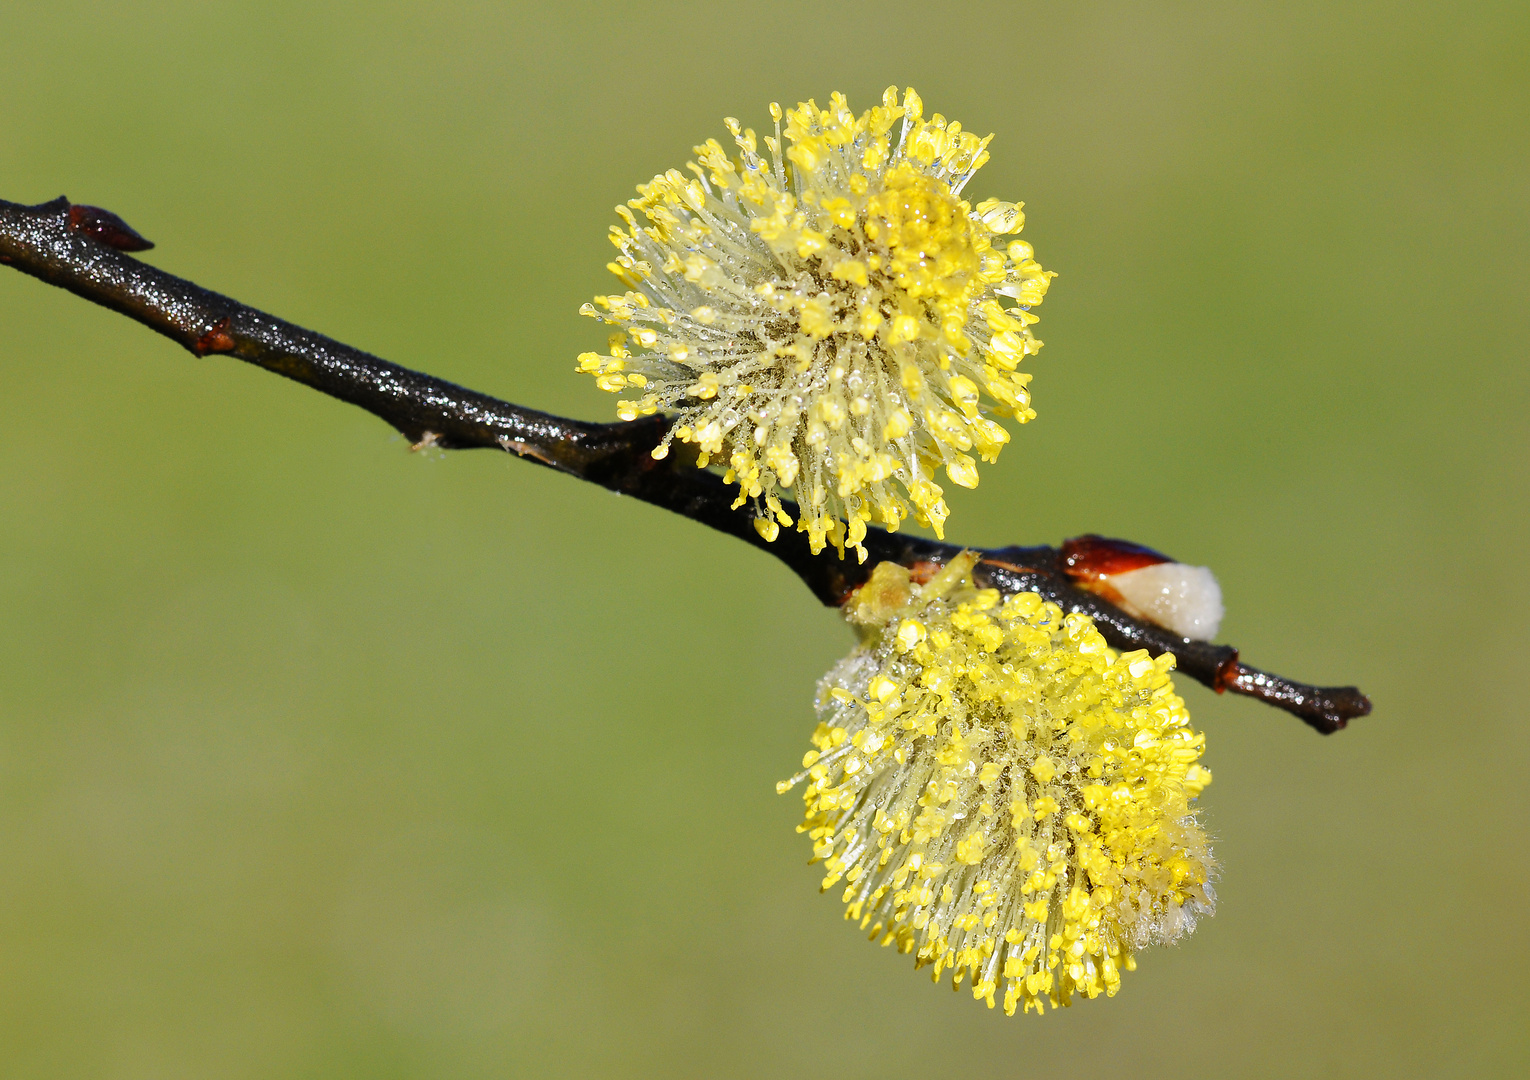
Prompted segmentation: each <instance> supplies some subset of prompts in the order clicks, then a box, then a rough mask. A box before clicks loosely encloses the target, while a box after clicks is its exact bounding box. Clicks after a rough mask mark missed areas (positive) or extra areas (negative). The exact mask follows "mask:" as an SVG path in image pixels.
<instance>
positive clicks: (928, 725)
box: [778, 554, 1215, 1014]
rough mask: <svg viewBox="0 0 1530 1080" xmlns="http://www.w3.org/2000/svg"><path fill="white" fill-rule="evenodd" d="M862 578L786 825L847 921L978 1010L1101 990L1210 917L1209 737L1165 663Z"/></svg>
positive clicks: (949, 572) (966, 579)
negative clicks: (1194, 804) (1205, 813)
mask: <svg viewBox="0 0 1530 1080" xmlns="http://www.w3.org/2000/svg"><path fill="white" fill-rule="evenodd" d="M974 563H975V558H974V556H972V555H971V554H963V555H961V556H959V557H957V558H955V559H953V560H952V561H951V562H950V563H949V564H948V565H947V566H946V567H945V568H944V569H942V570H941V571H940V572H939V573H938V574H937V575H936V576H935V577H934V578H933V579H932V580H931V581H930V582H929V583H928V584H926V585H924V586H923V587H919V586H917V585H915V584H913V583H912V581H911V580H910V577H909V572H908V571H907V570H905V569H904V568H902V567H900V566H896V565H894V564H892V563H882V564H880V565H879V566H877V567H876V569H875V571H874V573H873V575H872V577H871V580H870V582H869V583H868V584H867V585H866V586H864V587H863V588H862V589H861V590H860V592H859V593H858V594H857V596H856V597H855V598H853V599H852V601H851V603H850V604H849V605H847V614H848V615H849V617H850V619H851V621H852V622H855V623H856V624H857V625H858V626H859V628H860V630H861V633H862V637H863V641H862V644H861V646H860V647H859V648H857V649H856V651H855V652H854V653H852V654H851V655H850V656H849V657H848V658H847V659H846V660H844V661H843V662H841V663H840V664H839V665H838V666H837V667H836V668H835V669H834V670H833V671H831V672H830V673H829V674H828V675H827V676H826V677H825V679H824V680H823V683H822V685H821V687H820V700H819V715H820V721H821V722H820V723H819V724H818V728H817V730H816V731H815V732H814V734H813V747H814V749H813V750H811V751H809V753H808V754H807V756H806V757H805V758H804V759H803V771H802V772H801V773H799V774H798V775H797V776H796V777H794V778H793V779H792V780H790V781H786V782H783V783H782V784H780V785H778V790H781V791H785V790H788V789H789V788H790V787H792V786H794V785H796V784H797V783H800V782H802V781H804V780H805V781H806V782H807V785H806V789H805V791H804V793H803V799H804V801H805V803H806V820H805V821H804V823H803V824H802V825H801V826H800V830H801V831H803V832H806V833H807V834H808V836H809V837H810V838H811V839H812V841H813V845H814V846H813V854H814V857H815V859H816V860H822V862H823V864H824V868H825V870H826V874H825V876H824V880H823V887H824V888H825V889H829V888H832V887H834V886H836V885H842V887H843V896H842V899H843V901H844V903H845V904H846V905H847V910H846V916H847V918H850V919H854V920H856V921H858V922H859V923H860V925H861V928H862V929H863V930H869V932H870V934H871V936H872V938H873V939H874V940H879V941H881V942H882V943H883V944H884V945H896V946H897V947H898V949H899V950H900V951H902V952H912V953H913V954H914V955H915V958H916V961H917V963H918V964H919V965H920V966H924V965H927V964H928V965H933V968H934V972H933V974H934V977H935V978H936V979H939V978H940V977H941V975H942V973H949V975H950V977H951V980H952V987H953V989H955V988H957V987H959V986H960V985H961V983H962V981H963V979H964V978H970V979H971V982H972V990H973V994H974V995H975V996H976V997H978V998H980V999H983V1000H985V1001H986V1002H987V1003H988V1005H989V1006H990V1007H992V1006H993V1005H994V997H995V994H996V993H997V992H998V989H999V986H1000V984H1001V983H1002V984H1003V987H1004V1009H1005V1011H1006V1012H1008V1013H1011V1014H1013V1013H1014V1011H1015V1010H1016V1008H1017V1006H1020V1005H1022V1004H1023V1006H1024V1007H1025V1009H1026V1010H1029V1009H1030V1008H1031V1007H1032V1006H1034V1007H1035V1008H1036V1010H1037V1011H1038V1012H1040V1011H1042V1008H1043V1002H1044V1001H1050V1002H1051V1003H1052V1004H1053V1005H1067V1004H1069V1003H1070V1001H1071V999H1072V997H1073V995H1075V994H1081V995H1083V996H1085V997H1095V996H1097V995H1098V994H1100V993H1104V994H1107V995H1113V994H1114V993H1115V992H1116V990H1117V989H1118V988H1119V986H1120V981H1121V971H1122V969H1125V970H1131V969H1133V968H1134V967H1135V966H1136V965H1135V962H1134V960H1133V958H1132V954H1133V952H1134V951H1135V950H1137V949H1139V948H1141V947H1142V946H1145V945H1148V944H1153V943H1166V942H1169V941H1172V940H1174V939H1175V938H1177V937H1179V936H1180V935H1181V934H1184V933H1187V932H1189V931H1190V930H1191V929H1193V928H1194V926H1195V921H1196V918H1197V917H1199V916H1201V915H1207V914H1210V913H1211V911H1212V908H1213V906H1214V903H1215V895H1214V893H1213V891H1212V888H1211V878H1212V871H1213V869H1214V867H1215V863H1214V862H1213V860H1212V858H1211V854H1210V851H1209V849H1208V846H1207V840H1206V835H1205V833H1204V832H1203V831H1202V829H1201V827H1200V825H1199V823H1198V822H1197V820H1196V817H1195V814H1194V811H1193V810H1192V809H1191V805H1190V803H1191V800H1193V799H1194V798H1195V797H1196V796H1197V795H1199V794H1200V792H1201V789H1202V788H1204V787H1205V786H1206V785H1207V784H1208V783H1210V781H1211V774H1210V773H1209V772H1207V771H1206V770H1205V769H1204V768H1202V767H1201V766H1200V765H1198V764H1197V760H1198V759H1199V758H1200V756H1201V751H1202V747H1203V746H1204V743H1205V736H1203V735H1200V734H1197V733H1196V731H1195V730H1194V729H1193V728H1192V727H1191V726H1190V717H1189V714H1188V713H1187V712H1186V711H1185V705H1184V702H1183V701H1182V700H1181V699H1180V698H1179V697H1178V696H1177V695H1176V694H1175V692H1174V685H1173V683H1172V682H1171V681H1170V678H1169V671H1170V670H1171V669H1172V668H1173V666H1174V658H1173V657H1172V656H1170V655H1164V656H1160V657H1158V658H1157V659H1154V658H1152V657H1150V656H1149V655H1148V654H1147V653H1146V652H1135V653H1124V654H1119V655H1118V654H1117V653H1116V652H1114V651H1113V650H1112V649H1110V648H1109V647H1108V646H1107V645H1106V644H1105V641H1104V639H1103V638H1102V637H1101V636H1100V634H1099V632H1098V631H1097V630H1096V629H1095V626H1094V624H1093V622H1091V621H1090V619H1089V618H1088V617H1086V616H1084V615H1079V614H1072V615H1065V614H1064V613H1063V611H1062V609H1061V608H1059V607H1058V606H1057V605H1056V604H1053V603H1050V602H1047V601H1043V600H1042V599H1041V598H1040V597H1039V596H1037V595H1036V594H1035V593H1017V594H1015V595H1012V596H1009V597H1007V598H1001V596H1000V594H999V593H998V592H996V591H995V590H992V589H977V588H974V587H973V585H972V581H971V570H972V567H973V565H974Z"/></svg>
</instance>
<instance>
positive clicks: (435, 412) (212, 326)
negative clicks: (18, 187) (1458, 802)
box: [0, 198, 1371, 734]
mask: <svg viewBox="0 0 1530 1080" xmlns="http://www.w3.org/2000/svg"><path fill="white" fill-rule="evenodd" d="M152 246H153V245H152V244H150V243H149V242H148V241H147V240H145V239H144V238H143V237H142V236H140V235H139V234H138V233H136V232H135V231H134V230H133V229H132V228H130V227H129V226H128V225H127V224H126V223H125V222H123V221H122V219H121V218H118V217H117V216H116V215H114V214H111V213H108V212H106V211H103V210H99V209H97V208H95V207H89V206H81V205H71V204H70V203H69V201H68V200H67V199H63V198H59V199H55V200H53V201H52V202H48V203H43V204H41V205H38V206H23V205H20V204H17V203H9V202H4V201H3V200H0V263H4V264H6V265H9V266H13V267H15V268H16V269H17V270H20V271H21V272H22V273H25V274H30V275H31V276H32V277H35V278H39V279H41V280H43V281H46V282H48V283H49V284H51V285H56V286H58V287H59V288H62V289H67V290H69V291H70V292H72V293H74V294H75V295H76V296H79V297H82V298H84V299H86V300H89V301H91V302H92V303H95V304H100V305H101V306H103V307H107V308H110V309H111V310H113V311H116V312H119V313H121V314H123V315H126V316H127V317H128V318H130V319H133V320H135V321H137V322H140V323H142V324H143V325H145V326H147V327H149V328H150V329H151V330H154V331H155V332H157V333H160V334H163V335H164V336H165V337H167V338H169V339H170V340H172V341H174V342H176V343H178V344H179V345H181V346H182V347H183V348H185V349H187V350H189V351H190V352H192V353H194V354H195V355H197V356H210V355H214V354H218V355H226V356H232V357H235V358H237V359H240V360H243V361H245V362H247V363H251V364H254V365H255V366H257V367H261V368H265V369H266V370H267V371H272V372H275V373H276V374H278V375H283V376H285V377H287V378H289V379H292V380H294V381H295V382H300V383H302V384H303V385H304V386H308V387H312V388H313V389H315V390H318V391H321V392H322V393H325V394H328V395H330V396H331V397H335V398H338V399H340V400H341V401H345V402H348V403H350V404H352V405H356V406H359V407H360V408H363V409H365V410H366V411H367V412H369V413H371V414H373V415H374V416H377V417H379V418H380V419H382V420H384V421H386V422H387V423H388V424H390V425H392V426H393V427H394V428H395V429H396V430H398V431H399V432H401V433H402V434H403V435H404V436H405V437H406V438H408V439H409V440H410V442H411V443H414V444H415V445H417V446H418V445H430V446H437V447H440V448H442V449H445V450H466V449H474V448H485V449H494V450H503V451H507V452H509V453H511V454H515V455H516V456H518V457H521V458H524V459H526V460H528V461H532V462H535V463H537V464H539V465H545V466H547V467H548V468H552V469H556V470H558V471H559V472H563V473H567V474H569V475H570V476H576V477H578V478H579V479H581V480H588V481H590V482H591V483H595V484H599V485H601V486H602V487H605V488H608V489H610V490H611V491H617V492H621V493H622V494H624V495H630V496H633V497H634V498H638V499H642V500H643V501H644V502H649V503H653V504H654V505H656V506H662V507H664V508H665V509H667V510H672V511H674V512H675V513H677V514H681V515H683V516H685V517H688V518H691V519H692V520H694V521H699V522H701V523H702V524H704V525H709V526H711V527H712V528H714V529H717V530H719V531H721V532H725V533H727V534H728V535H730V536H734V537H737V538H738V539H740V540H743V541H744V542H745V543H748V544H752V545H754V546H755V547H757V548H760V549H761V550H763V551H766V552H769V553H770V554H771V555H773V556H775V557H776V558H778V559H780V560H781V561H783V562H784V563H786V564H787V565H788V566H789V567H791V569H792V570H793V571H794V572H795V573H796V574H797V576H798V577H800V578H801V579H802V580H803V582H804V583H805V584H806V585H807V586H808V588H809V589H811V590H812V591H813V593H814V595H816V596H817V597H818V598H819V599H820V600H821V601H822V602H823V603H825V604H829V605H839V604H841V603H843V601H844V600H845V598H846V597H847V596H848V595H849V594H850V593H851V592H852V591H854V590H855V589H856V588H858V587H859V586H860V585H861V584H862V583H863V582H864V581H865V580H866V578H867V577H868V575H869V573H870V569H871V568H872V567H873V566H875V565H876V564H877V563H878V562H882V561H892V562H897V563H900V564H902V565H904V566H908V567H910V568H914V569H916V570H919V569H921V568H922V569H924V570H928V569H929V568H931V567H933V566H937V565H939V564H941V563H944V562H945V561H946V560H948V559H950V558H951V557H952V556H953V555H955V554H957V553H958V552H960V551H961V550H962V549H961V548H960V547H958V546H956V545H952V544H945V543H939V542H937V541H933V540H925V539H921V538H918V537H911V536H906V535H900V534H896V533H888V532H885V531H883V530H880V529H870V530H868V533H867V536H866V539H865V540H864V541H863V544H864V546H865V547H866V549H867V552H868V555H869V557H868V558H867V560H866V562H865V563H864V564H860V563H856V562H854V561H853V560H845V559H841V558H838V557H836V556H835V555H834V554H833V553H832V552H825V553H821V554H818V555H814V554H813V553H812V551H810V550H809V548H808V541H807V537H806V535H805V534H803V533H797V532H785V531H783V532H782V533H781V534H780V536H779V537H778V538H777V539H776V540H775V541H774V542H773V543H767V542H766V541H765V540H763V539H762V538H761V537H760V536H759V534H758V533H756V532H755V529H754V526H753V522H752V519H751V517H750V516H749V515H748V514H747V513H744V512H740V511H738V510H734V509H733V506H732V504H733V502H734V496H733V492H732V491H731V490H730V489H729V488H728V487H727V485H725V484H724V483H723V482H722V480H721V479H720V478H719V477H717V476H715V475H713V474H712V473H709V472H706V471H705V470H701V469H697V468H695V458H694V456H692V457H690V458H689V459H687V457H686V456H685V455H684V454H683V453H681V452H680V448H679V447H677V448H676V452H675V453H673V454H671V455H670V456H669V457H668V458H666V459H665V460H663V461H655V460H654V459H653V457H652V454H651V453H650V452H651V451H652V450H653V449H654V447H655V446H657V445H658V442H659V439H660V438H661V437H662V435H663V433H664V430H665V427H666V424H665V422H664V421H663V420H662V419H661V418H659V417H651V418H648V419H644V420H638V421H635V422H632V423H613V424H589V423H584V422H581V421H578V420H570V419H567V418H564V417H561V416H552V415H549V414H547V413H542V412H537V411H535V410H533V409H526V408H522V407H521V406H519V405H513V404H511V403H510V402H507V401H500V400H499V399H498V398H493V397H489V396H488V395H486V394H480V393H477V392H476V391H473V390H468V389H466V388H464V387H461V386H457V385H456V384H454V383H449V382H446V381H444V380H442V379H436V378H432V377H431V376H429V375H424V374H422V373H420V372H417V371H411V370H409V369H408V368H404V367H399V366H398V365H397V364H391V363H389V362H388V361H386V360H383V359H381V358H379V357H376V356H373V355H371V354H370V353H366V352H362V351H361V350H360V349H354V348H352V347H351V346H349V345H345V344H342V343H341V342H338V341H335V340H333V339H331V338H327V337H324V336H323V335H322V334H316V333H314V332H313V331H311V330H305V329H303V328H302V327H300V326H294V325H293V324H292V323H289V322H284V321H283V320H281V319H278V318H275V317H273V316H271V315H267V314H265V313H264V312H262V311H257V310H256V309H254V308H251V307H247V306H246V305H244V304H241V303H239V302H238V301H237V300H231V299H229V298H228V297H226V296H222V295H220V294H218V293H215V292H211V291H209V290H207V289H204V288H202V287H201V286H199V285H196V284H194V283H192V282H190V281H186V280H185V279H183V278H178V277H175V276H174V275H172V274H167V273H165V272H164V271H162V270H159V269H157V268H156V267H153V266H150V265H148V264H147V263H144V262H141V261H139V260H138V259H135V258H133V257H132V256H131V255H130V254H128V252H132V251H143V250H147V249H148V248H150V247H152ZM795 509H796V508H795V507H791V506H790V505H788V506H787V512H788V513H792V514H793V516H796V515H795V512H794V511H795ZM979 554H980V557H981V561H980V562H979V564H978V566H977V568H976V569H975V570H974V577H975V578H977V579H978V583H979V584H981V585H984V586H989V587H993V588H997V589H999V590H1001V591H1003V592H1007V593H1008V592H1019V591H1026V590H1028V591H1034V592H1037V593H1039V594H1040V595H1042V596H1043V597H1045V598H1047V599H1048V600H1052V601H1054V602H1055V603H1057V604H1059V605H1060V606H1061V607H1062V608H1064V609H1065V610H1067V611H1080V612H1084V613H1085V614H1087V615H1089V616H1090V617H1091V618H1093V619H1094V621H1095V622H1096V623H1097V624H1098V626H1099V628H1100V632H1101V633H1102V634H1103V635H1104V636H1105V639H1106V640H1107V641H1108V642H1109V643H1110V644H1111V645H1112V646H1113V647H1115V648H1118V649H1123V650H1126V649H1147V650H1149V651H1150V652H1152V653H1154V654H1159V653H1165V652H1171V653H1173V654H1174V656H1175V658H1176V661H1177V666H1178V669H1179V670H1180V671H1182V672H1184V673H1185V674H1187V675H1189V676H1190V677H1191V678H1194V679H1196V680H1197V681H1199V682H1201V683H1203V684H1205V685H1207V686H1209V687H1211V688H1212V689H1214V690H1216V691H1218V692H1221V691H1224V690H1231V691H1232V692H1233V693H1237V694H1245V695H1248V696H1249V697H1253V698H1257V699H1259V700H1261V701H1265V702H1267V703H1269V704H1271V705H1275V706H1277V707H1278V708H1281V709H1285V710H1286V711H1287V712H1290V713H1293V714H1294V715H1296V716H1299V717H1300V718H1301V719H1302V720H1304V721H1306V722H1307V723H1308V724H1309V725H1311V726H1312V727H1313V728H1315V729H1316V730H1318V731H1320V732H1323V733H1324V734H1328V733H1331V732H1334V731H1338V730H1339V729H1340V728H1342V727H1344V726H1345V725H1346V724H1347V723H1348V722H1349V721H1350V720H1351V719H1352V718H1354V717H1357V716H1364V715H1366V714H1367V713H1369V712H1370V708H1371V704H1370V701H1369V700H1368V699H1367V698H1366V697H1365V695H1363V694H1362V693H1360V691H1359V690H1358V689H1356V688H1355V687H1352V686H1344V687H1313V686H1306V685H1304V684H1302V683H1297V682H1293V681H1291V680H1289V679H1283V678H1281V677H1279V676H1276V675H1269V674H1266V673H1265V672H1262V671H1258V670H1256V669H1255V668H1251V667H1248V666H1247V665H1245V664H1243V663H1241V662H1240V661H1239V659H1238V651H1237V650H1236V649H1234V648H1232V647H1230V646H1227V645H1213V644H1211V643H1209V642H1204V641H1192V640H1190V639H1187V638H1182V637H1179V636H1178V635H1176V634H1174V633H1172V632H1171V631H1169V630H1166V629H1164V628H1163V627H1161V626H1157V625H1156V624H1154V623H1150V622H1146V621H1144V620H1141V619H1138V618H1135V617H1133V616H1132V615H1130V614H1128V613H1127V612H1126V611H1124V610H1122V609H1121V608H1120V607H1118V606H1117V605H1115V604H1113V603H1111V602H1110V601H1109V600H1107V599H1105V598H1103V597H1101V596H1098V595H1096V594H1094V593H1093V592H1089V591H1087V590H1085V589H1082V588H1080V587H1079V586H1078V584H1077V583H1076V582H1075V581H1074V579H1073V578H1071V577H1070V576H1069V574H1068V570H1067V566H1066V565H1065V562H1064V559H1063V554H1062V552H1061V550H1060V549H1058V548H1053V547H1008V548H998V549H993V550H984V551H980V553H979Z"/></svg>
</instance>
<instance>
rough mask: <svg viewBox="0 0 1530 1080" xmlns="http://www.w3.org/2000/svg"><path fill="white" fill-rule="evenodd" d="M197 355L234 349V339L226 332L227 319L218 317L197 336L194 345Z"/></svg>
mask: <svg viewBox="0 0 1530 1080" xmlns="http://www.w3.org/2000/svg"><path fill="white" fill-rule="evenodd" d="M194 347H195V349H196V353H197V355H198V356H207V355H208V354H209V353H226V352H233V351H234V339H233V338H232V337H231V336H230V335H229V332H228V320H227V319H219V320H218V321H217V322H216V323H214V324H213V327H212V329H211V330H209V331H207V333H205V334H203V335H202V336H201V337H199V338H197V343H196V345H195V346H194Z"/></svg>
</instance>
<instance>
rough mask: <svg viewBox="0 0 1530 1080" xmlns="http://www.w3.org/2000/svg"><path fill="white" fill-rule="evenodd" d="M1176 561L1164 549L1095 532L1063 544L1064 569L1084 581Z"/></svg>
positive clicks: (1075, 578) (1081, 582) (1076, 578)
mask: <svg viewBox="0 0 1530 1080" xmlns="http://www.w3.org/2000/svg"><path fill="white" fill-rule="evenodd" d="M1173 561H1174V560H1173V559H1171V558H1169V557H1168V556H1167V555H1165V554H1163V553H1162V552H1159V551H1154V550H1153V549H1152V548H1149V547H1143V546H1142V545H1141V544H1134V543H1132V542H1131V541H1130V540H1112V539H1111V538H1110V537H1108V536H1096V535H1095V534H1094V533H1086V534H1084V535H1083V536H1075V537H1074V538H1073V539H1071V540H1065V541H1063V546H1062V564H1063V570H1064V571H1065V572H1066V573H1067V575H1068V576H1069V577H1070V578H1072V579H1073V580H1074V581H1077V582H1079V583H1080V584H1087V583H1089V582H1092V581H1098V580H1100V579H1101V578H1104V577H1110V576H1111V575H1113V574H1124V573H1127V572H1128V571H1131V570H1141V569H1142V568H1143V567H1144V566H1157V565H1158V564H1159V563H1166V562H1173Z"/></svg>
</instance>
